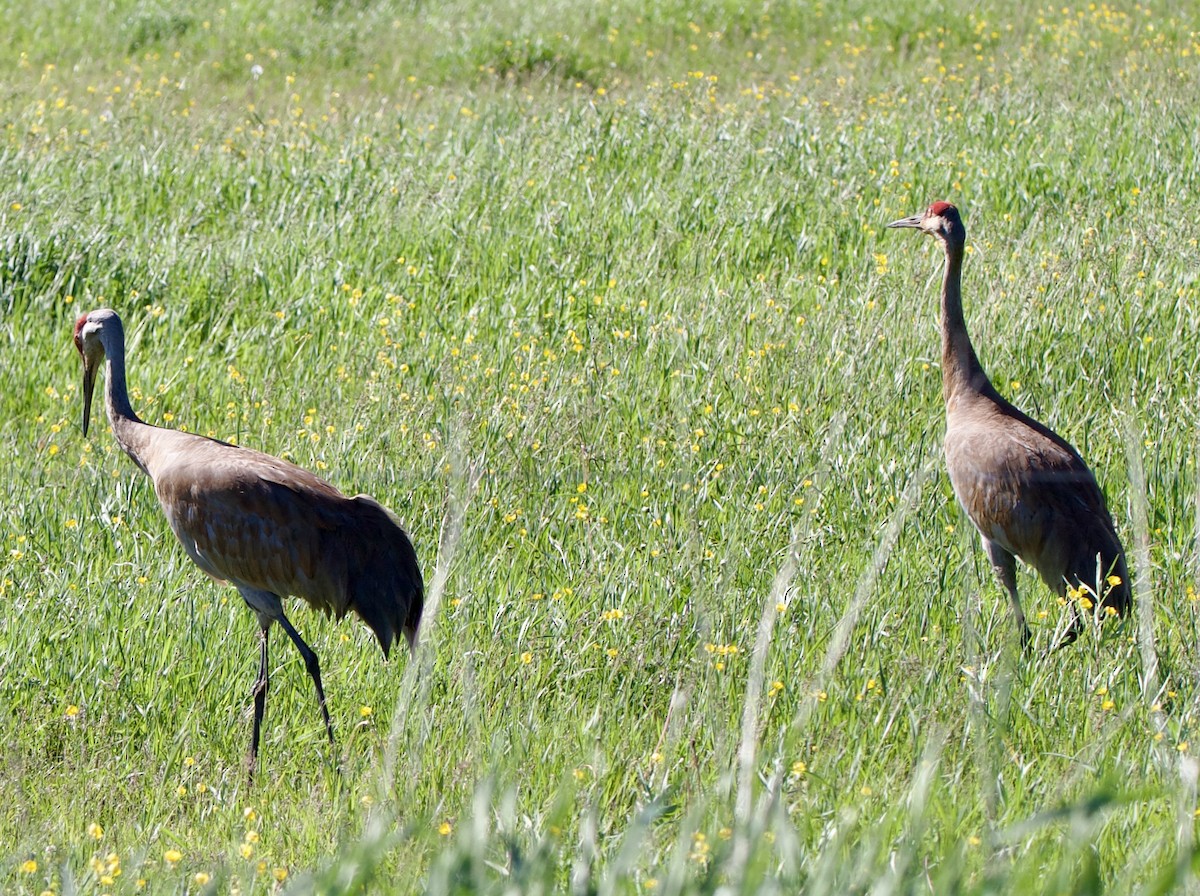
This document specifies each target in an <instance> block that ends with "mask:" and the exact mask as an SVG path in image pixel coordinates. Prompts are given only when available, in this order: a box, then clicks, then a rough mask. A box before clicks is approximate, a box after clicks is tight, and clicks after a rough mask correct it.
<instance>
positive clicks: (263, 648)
mask: <svg viewBox="0 0 1200 896" xmlns="http://www.w3.org/2000/svg"><path fill="white" fill-rule="evenodd" d="M260 625H261V623H260ZM270 630H271V622H270V620H267V623H266V624H265V625H262V626H261V628H259V630H258V643H259V660H258V678H256V679H255V680H254V690H253V694H254V735H253V736H252V737H251V738H250V779H251V780H253V779H254V770H255V768H256V767H257V766H258V741H259V736H260V734H261V732H262V720H263V712H264V711H265V710H266V708H267V688H268V687H270V684H271V680H270V676H269V674H268V673H267V633H268V632H269V631H270Z"/></svg>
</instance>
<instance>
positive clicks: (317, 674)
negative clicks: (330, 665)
mask: <svg viewBox="0 0 1200 896" xmlns="http://www.w3.org/2000/svg"><path fill="white" fill-rule="evenodd" d="M275 618H276V619H278V620H279V624H280V625H282V626H283V630H284V631H285V632H287V633H288V637H289V638H291V639H292V643H293V644H295V645H296V649H297V650H299V651H300V656H302V657H303V658H304V666H305V668H306V669H308V675H309V677H310V678H312V680H313V684H315V685H316V686H317V702H318V703H320V704H321V716H322V717H323V718H324V719H325V731H326V732H327V733H328V734H329V745H330V746H331V747H332V746H333V722H331V721H330V720H329V710H328V709H327V708H326V706H325V688H323V687H321V664H320V663H318V662H317V654H316V653H315V652H314V651H313V649H312V648H311V647H309V646H308V645H307V644H305V643H304V639H303V638H301V637H300V633H299V632H298V631H296V629H295V628H294V627H293V626H292V624H291V623H290V622H289V621H288V618H287V617H286V616H284V615H283V612H282V611H280V613H279V615H278V616H277V617H275Z"/></svg>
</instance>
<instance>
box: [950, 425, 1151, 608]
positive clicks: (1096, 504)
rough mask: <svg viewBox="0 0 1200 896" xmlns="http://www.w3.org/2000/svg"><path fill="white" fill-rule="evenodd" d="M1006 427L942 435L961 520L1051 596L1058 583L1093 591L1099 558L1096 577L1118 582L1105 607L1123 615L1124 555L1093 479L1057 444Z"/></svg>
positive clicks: (1075, 457) (973, 428)
mask: <svg viewBox="0 0 1200 896" xmlns="http://www.w3.org/2000/svg"><path fill="white" fill-rule="evenodd" d="M1007 423H1008V425H1007V426H1001V427H993V426H987V427H983V426H972V425H966V426H960V427H957V428H955V429H954V430H948V431H947V439H946V461H947V467H948V469H949V471H950V479H951V483H952V484H953V486H954V491H955V494H956V495H957V496H958V499H959V502H960V503H961V504H962V505H963V508H964V509H965V510H966V512H967V515H968V516H969V517H970V518H971V521H972V522H973V523H974V524H975V526H976V527H977V528H978V529H979V531H980V533H981V534H982V535H983V536H984V537H985V538H987V539H989V540H992V541H995V542H997V543H998V544H1000V545H1001V546H1003V547H1004V548H1005V550H1007V551H1009V552H1010V553H1012V554H1015V555H1016V556H1018V557H1021V558H1022V559H1024V560H1025V561H1026V562H1027V563H1029V564H1030V565H1032V566H1034V567H1035V568H1036V569H1037V570H1038V572H1039V574H1040V575H1041V577H1042V578H1043V579H1044V580H1045V582H1046V583H1047V584H1048V585H1049V586H1050V587H1051V588H1052V589H1053V590H1054V591H1055V592H1056V593H1058V594H1062V593H1064V588H1065V584H1064V580H1066V581H1069V582H1072V583H1076V582H1082V583H1084V584H1087V585H1094V584H1095V583H1096V567H1097V554H1099V555H1100V565H1101V567H1102V571H1101V572H1102V576H1107V575H1109V574H1110V572H1111V573H1113V574H1116V575H1118V576H1120V578H1121V582H1122V584H1121V585H1118V586H1116V587H1115V588H1114V589H1113V592H1112V594H1111V596H1110V598H1109V601H1108V602H1109V603H1111V604H1112V605H1113V606H1114V607H1116V608H1117V609H1119V610H1120V611H1121V612H1124V610H1125V608H1126V607H1127V606H1128V603H1129V585H1128V581H1129V576H1128V572H1127V570H1126V569H1125V561H1124V556H1123V554H1124V552H1123V550H1122V547H1121V542H1120V539H1119V537H1118V536H1117V533H1116V527H1115V526H1114V525H1113V521H1112V516H1111V515H1110V514H1109V511H1108V506H1107V504H1106V503H1105V501H1104V495H1103V493H1102V492H1101V491H1100V486H1099V485H1098V484H1097V482H1096V478H1095V476H1094V475H1093V474H1092V472H1091V470H1089V469H1088V467H1087V465H1086V464H1085V463H1084V462H1083V460H1082V459H1081V458H1080V457H1079V455H1078V453H1077V452H1075V450H1074V449H1073V448H1071V447H1070V446H1069V445H1068V444H1066V443H1065V442H1063V441H1062V440H1061V439H1058V438H1055V439H1053V440H1052V439H1049V438H1046V437H1044V436H1043V435H1042V433H1041V432H1040V431H1038V430H1032V429H1029V428H1025V427H1021V426H1019V424H1016V425H1014V422H1013V421H1011V420H1009V421H1007Z"/></svg>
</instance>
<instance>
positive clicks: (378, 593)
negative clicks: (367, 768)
mask: <svg viewBox="0 0 1200 896" xmlns="http://www.w3.org/2000/svg"><path fill="white" fill-rule="evenodd" d="M75 347H76V348H77V349H78V350H79V355H80V357H81V358H82V359H83V434H84V436H86V435H87V431H88V421H89V418H90V416H91V407H92V391H93V387H94V386H95V382H96V371H97V369H98V368H99V366H100V362H101V361H104V360H105V359H107V363H106V367H105V388H104V397H105V404H106V406H107V409H108V419H109V423H111V424H112V431H113V435H114V436H115V437H116V439H117V443H118V444H119V445H120V446H121V448H122V449H124V451H125V453H126V454H128V455H129V456H130V457H131V458H132V459H133V462H134V463H135V464H137V465H138V466H139V467H140V468H141V469H142V472H144V473H145V474H146V475H148V476H149V477H150V479H151V481H152V482H153V483H154V492H155V494H156V495H158V500H159V502H160V503H161V504H162V508H163V511H164V512H165V513H166V515H167V521H168V522H169V523H170V524H171V529H172V530H173V531H174V533H175V535H176V537H177V538H178V539H179V541H180V542H181V543H182V544H183V547H184V550H186V551H187V553H188V556H189V557H191V558H192V560H193V561H194V562H195V564H196V565H197V566H199V567H200V568H201V569H202V570H204V572H206V573H208V574H209V575H210V576H212V577H213V578H215V579H219V580H222V581H226V582H229V583H230V584H232V585H233V586H234V587H235V588H237V590H238V591H239V592H240V593H241V595H242V598H243V600H245V602H246V605H247V606H248V607H250V609H251V610H253V611H254V613H255V615H257V616H258V624H259V646H260V655H259V668H258V678H257V679H255V682H254V689H253V694H254V734H253V736H252V738H251V741H250V760H249V765H250V775H251V777H253V775H254V770H255V767H256V765H257V762H258V744H259V734H260V731H261V728H262V719H263V712H264V710H265V708H266V703H267V688H268V685H269V678H268V670H267V634H268V632H269V630H270V628H271V623H273V622H278V623H279V624H280V625H281V626H282V627H283V630H284V631H285V632H287V635H288V637H289V638H291V639H292V643H293V644H295V645H296V649H297V650H299V651H300V655H301V657H303V659H304V665H305V667H306V668H307V669H308V674H309V676H311V678H312V680H313V683H314V684H315V685H316V688H317V701H318V703H319V704H320V707H321V716H322V718H323V719H324V720H325V730H326V732H327V733H328V735H329V743H330V745H331V746H332V745H333V742H334V741H333V723H332V722H331V721H330V719H329V710H328V709H327V708H326V706H325V689H324V688H323V687H322V686H321V669H320V665H319V664H318V662H317V655H316V653H315V652H314V651H313V650H312V648H311V647H309V646H308V644H306V643H305V642H304V639H303V638H301V637H300V633H299V632H297V631H296V629H295V628H294V627H293V626H292V623H291V622H290V621H289V620H288V618H287V616H286V615H284V612H283V603H282V598H284V597H287V596H288V595H296V596H298V597H302V598H304V599H305V600H306V601H308V603H309V605H311V606H312V607H315V608H316V609H319V610H324V611H325V614H326V615H333V616H336V617H337V618H338V619H341V618H342V616H344V615H345V614H346V611H347V610H354V612H355V613H357V614H358V615H359V616H360V617H361V618H362V620H363V621H364V622H365V623H366V624H367V625H368V626H369V627H370V628H371V630H372V631H373V632H374V633H375V636H376V638H378V639H379V644H380V646H381V647H382V648H383V655H384V658H385V659H386V658H387V656H388V654H389V652H390V651H391V647H392V642H393V640H395V638H396V636H397V635H398V634H401V633H402V634H403V635H404V637H405V638H406V639H407V641H408V646H409V649H410V650H415V649H416V638H417V625H418V624H419V622H420V619H421V609H422V606H423V604H424V583H423V580H422V578H421V570H420V568H419V567H418V565H417V557H416V553H415V552H414V551H413V546H412V543H411V542H410V541H409V539H408V536H407V535H406V534H405V533H404V530H403V529H401V528H400V525H399V523H398V522H397V521H396V519H395V518H394V517H393V516H392V514H391V513H389V512H388V511H387V510H386V509H385V508H384V507H383V506H382V505H380V504H379V503H377V502H376V501H374V500H373V499H371V498H369V497H367V496H366V495H358V496H356V497H353V498H347V497H346V496H345V495H343V494H342V493H341V492H339V491H338V490H337V489H336V488H334V487H333V486H332V485H330V484H329V483H328V482H326V481H324V480H323V479H320V478H319V477H317V476H314V475H313V474H312V473H309V472H308V471H307V470H303V469H301V468H300V467H297V466H295V465H294V464H290V463H288V462H287V461H284V460H280V459H279V458H277V457H272V456H270V455H269V454H262V453H261V452H258V451H251V450H250V449H248V448H240V447H237V446H236V445H230V444H228V443H226V442H220V441H217V440H216V439H209V438H205V437H203V436H198V435H193V434H191V433H186V432H179V431H177V430H173V429H163V428H162V427H158V426H151V425H150V424H148V423H143V422H142V421H141V420H139V419H138V417H137V415H136V414H135V413H134V412H133V408H132V407H131V406H130V404H129V395H128V393H127V391H126V387H125V331H124V328H123V327H122V325H121V318H120V317H118V316H117V314H116V312H115V311H112V310H111V309H108V308H103V309H100V310H98V311H92V312H90V313H88V314H84V315H82V316H81V317H80V318H79V319H78V320H77V321H76V323H75Z"/></svg>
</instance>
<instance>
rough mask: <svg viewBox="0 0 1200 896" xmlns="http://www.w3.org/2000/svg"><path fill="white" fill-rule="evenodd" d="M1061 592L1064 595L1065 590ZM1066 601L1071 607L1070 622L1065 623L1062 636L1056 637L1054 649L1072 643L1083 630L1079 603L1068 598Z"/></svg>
mask: <svg viewBox="0 0 1200 896" xmlns="http://www.w3.org/2000/svg"><path fill="white" fill-rule="evenodd" d="M1063 594H1064V596H1065V594H1066V591H1065V590H1064V592H1063ZM1067 603H1068V604H1069V605H1070V607H1071V622H1070V624H1068V625H1067V630H1066V631H1065V632H1063V636H1062V637H1061V638H1059V639H1058V643H1057V644H1055V645H1054V649H1055V650H1061V649H1062V648H1064V647H1066V646H1067V645H1068V644H1074V643H1075V639H1076V638H1078V637H1079V635H1080V633H1081V632H1082V631H1083V625H1084V622H1083V616H1082V614H1080V612H1079V604H1077V603H1076V602H1075V601H1073V600H1070V599H1068V600H1067Z"/></svg>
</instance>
